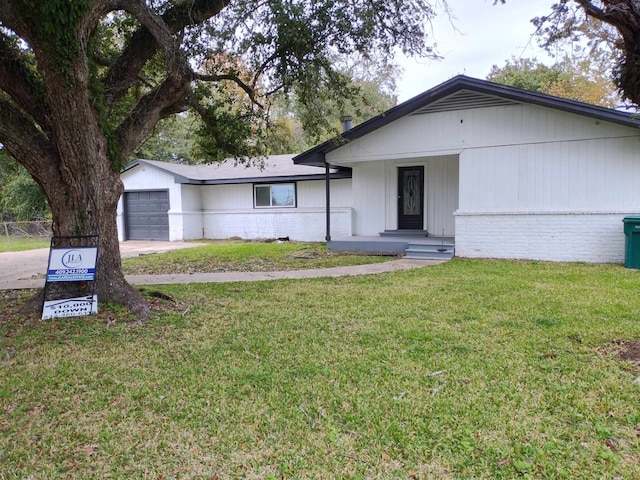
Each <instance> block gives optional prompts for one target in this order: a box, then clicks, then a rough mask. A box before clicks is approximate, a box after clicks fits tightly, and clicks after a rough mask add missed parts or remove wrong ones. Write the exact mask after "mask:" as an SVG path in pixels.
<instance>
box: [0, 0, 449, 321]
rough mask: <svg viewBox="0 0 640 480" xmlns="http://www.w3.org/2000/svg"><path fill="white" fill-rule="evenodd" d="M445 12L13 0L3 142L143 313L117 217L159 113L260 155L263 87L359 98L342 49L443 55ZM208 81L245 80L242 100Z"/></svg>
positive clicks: (217, 147) (374, 6)
mask: <svg viewBox="0 0 640 480" xmlns="http://www.w3.org/2000/svg"><path fill="white" fill-rule="evenodd" d="M434 4H439V2H437V3H436V2H434ZM434 15H435V11H434V8H432V4H431V3H429V2H428V1H426V0H406V1H402V2H390V1H388V0H349V1H346V0H314V1H311V0H259V1H258V0H156V1H153V2H145V1H141V0H73V1H71V0H47V1H42V0H3V1H2V2H0V143H2V144H3V145H4V146H5V147H6V149H7V151H8V152H9V153H10V154H11V156H12V157H14V158H15V159H16V160H17V161H18V162H19V163H20V164H22V165H23V166H24V167H25V168H26V169H27V171H28V172H29V174H30V175H31V176H32V177H33V178H34V179H35V180H36V182H37V183H38V184H39V185H40V187H41V188H42V190H43V192H44V194H45V197H46V198H47V200H48V202H49V205H50V206H51V212H52V216H53V231H54V235H56V236H71V235H92V234H97V235H99V237H100V256H99V258H98V265H97V270H98V275H97V280H96V288H97V293H98V295H99V298H100V301H111V302H118V303H121V304H124V305H127V306H128V307H130V308H131V310H132V311H133V312H134V313H135V314H137V315H139V316H141V317H144V316H146V315H147V314H148V305H147V303H146V301H145V300H144V299H143V298H142V296H141V295H140V293H139V292H138V291H137V290H135V289H134V288H132V287H131V286H130V285H128V284H127V282H126V281H125V279H124V276H123V275H122V270H121V263H120V255H119V247H118V238H117V230H116V221H115V216H116V207H117V202H118V199H119V198H120V196H121V194H122V192H123V187H122V182H121V181H120V178H119V172H120V169H121V167H122V166H123V165H124V164H125V163H126V161H127V159H128V158H130V156H131V154H132V153H133V152H134V151H135V150H136V149H137V148H138V147H139V146H140V144H141V143H142V142H143V141H144V140H145V139H146V138H148V137H149V135H150V134H151V132H152V131H153V129H154V128H155V126H156V125H157V124H158V122H159V121H161V120H163V119H165V118H168V117H170V116H172V115H175V114H177V113H181V112H185V111H191V112H195V113H197V114H198V115H199V116H200V117H201V119H202V121H203V124H204V125H205V126H206V129H207V133H208V135H209V138H211V139H214V140H215V144H213V145H211V147H212V148H211V151H210V152H209V153H210V154H211V155H213V156H218V155H220V154H222V153H224V155H225V156H226V155H234V156H237V157H246V156H252V155H258V154H260V153H262V152H261V149H262V148H263V147H264V142H261V141H260V138H259V135H260V134H261V133H262V129H258V130H256V128H255V125H256V119H258V118H262V117H263V115H264V112H265V111H266V110H265V109H261V108H260V107H261V106H262V105H264V104H265V103H266V101H265V100H264V98H265V97H268V96H269V95H271V94H273V93H276V92H284V93H285V94H287V93H289V92H294V93H295V95H296V97H297V98H298V99H300V100H301V101H302V102H303V104H306V103H308V102H309V101H310V100H311V99H312V98H313V97H314V92H317V91H318V89H319V88H323V89H324V86H327V87H328V89H327V90H326V91H327V92H332V93H333V94H334V95H335V98H342V97H343V96H348V95H349V94H350V93H351V90H350V89H348V88H346V87H347V83H348V82H347V80H346V77H345V76H344V75H340V74H338V73H337V72H336V70H335V69H334V68H333V66H332V63H331V60H330V59H331V56H332V55H336V54H337V55H350V54H352V53H358V54H361V55H363V56H365V57H366V58H376V59H379V60H381V62H384V60H385V59H387V58H389V56H390V55H391V53H390V52H393V51H396V49H399V50H401V51H403V52H404V53H407V54H413V55H422V56H425V55H432V54H433V50H432V49H431V47H430V46H429V45H428V44H426V42H425V38H426V29H427V21H428V20H430V19H432V18H433V16H434ZM219 59H224V60H225V61H217V60H219ZM227 59H234V62H235V63H234V62H231V63H230V62H228V61H227ZM212 60H213V65H212V64H211V62H212ZM239 64H242V65H243V66H245V67H246V72H249V73H250V75H249V76H246V75H245V73H246V72H245V71H244V70H240V69H238V68H236V67H235V66H234V65H239ZM205 65H206V69H205V68H204V67H205ZM204 84H209V85H213V86H214V88H213V91H215V88H216V86H220V87H219V88H218V90H219V91H224V88H222V85H229V84H231V85H235V87H236V88H239V89H241V90H242V91H243V92H244V93H245V100H244V101H243V102H241V103H238V102H235V100H234V98H232V97H229V96H225V95H220V96H216V95H211V92H212V87H211V86H206V87H205V86H204ZM234 102H235V103H234ZM315 120H317V119H315V118H313V119H312V118H310V119H308V122H307V125H305V127H307V128H313V124H311V123H310V122H311V121H315ZM34 305H37V302H34Z"/></svg>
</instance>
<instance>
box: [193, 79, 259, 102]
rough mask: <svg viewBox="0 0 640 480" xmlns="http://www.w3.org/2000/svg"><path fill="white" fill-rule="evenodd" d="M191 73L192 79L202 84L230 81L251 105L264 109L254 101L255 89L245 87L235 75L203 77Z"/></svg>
mask: <svg viewBox="0 0 640 480" xmlns="http://www.w3.org/2000/svg"><path fill="white" fill-rule="evenodd" d="M191 73H192V75H193V78H194V79H196V80H201V81H203V82H220V81H223V80H228V81H231V82H233V83H235V84H236V85H237V86H239V87H240V88H241V89H242V90H244V92H245V93H246V94H247V96H248V97H249V99H250V100H251V102H252V103H254V104H255V105H257V106H258V107H260V108H264V106H263V105H262V104H261V103H260V102H258V100H257V99H256V91H255V89H254V88H253V87H251V86H249V85H247V84H246V83H245V82H243V81H242V80H241V79H240V78H239V77H238V76H236V75H230V74H223V75H204V74H200V73H195V72H191Z"/></svg>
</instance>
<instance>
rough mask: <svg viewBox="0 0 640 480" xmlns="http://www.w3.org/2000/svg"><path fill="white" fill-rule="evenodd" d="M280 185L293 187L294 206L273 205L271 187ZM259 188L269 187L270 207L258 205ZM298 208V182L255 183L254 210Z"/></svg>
mask: <svg viewBox="0 0 640 480" xmlns="http://www.w3.org/2000/svg"><path fill="white" fill-rule="evenodd" d="M278 185H291V186H292V187H293V205H273V204H272V203H273V196H272V195H271V187H274V186H278ZM257 187H269V200H270V202H269V203H270V205H260V206H259V205H257V203H256V202H257V197H258V196H257V194H256V188H257ZM297 207H298V182H269V183H254V184H253V208H254V209H259V210H262V209H265V208H266V209H274V208H297Z"/></svg>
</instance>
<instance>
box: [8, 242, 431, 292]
mask: <svg viewBox="0 0 640 480" xmlns="http://www.w3.org/2000/svg"><path fill="white" fill-rule="evenodd" d="M199 245H200V244H197V243H186V242H123V243H121V244H120V253H121V255H122V258H129V257H135V256H138V255H145V254H150V253H159V252H166V251H168V250H176V249H180V248H190V247H196V246H199ZM48 258H49V249H48V248H41V249H37V250H28V251H24V252H5V253H0V290H13V289H22V288H40V287H43V286H44V273H45V272H46V269H47V263H48ZM438 263H442V261H440V260H414V259H404V258H403V259H398V260H391V261H388V262H383V263H372V264H369V265H357V266H350V267H332V268H318V269H310V270H291V271H283V272H222V273H193V274H170V275H127V276H126V279H127V281H128V282H129V283H131V284H133V285H163V284H169V283H216V282H257V281H263V280H278V279H283V278H318V277H342V276H350V275H367V274H374V273H385V272H393V271H397V270H408V269H412V268H420V267H425V266H427V265H436V264H438Z"/></svg>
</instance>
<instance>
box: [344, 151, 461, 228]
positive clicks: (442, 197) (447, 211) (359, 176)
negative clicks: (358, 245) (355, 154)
mask: <svg viewBox="0 0 640 480" xmlns="http://www.w3.org/2000/svg"><path fill="white" fill-rule="evenodd" d="M407 166H423V167H424V172H425V185H424V207H425V215H424V216H425V225H424V228H426V229H427V230H428V231H429V232H430V233H432V234H433V235H441V234H442V230H443V229H444V231H445V235H446V236H453V235H454V232H455V221H454V217H453V212H455V211H456V209H457V208H458V183H459V182H458V157H457V156H456V155H449V156H438V157H432V158H423V159H412V160H387V161H384V162H369V163H358V164H354V165H353V208H354V215H355V228H354V232H355V233H354V234H355V235H361V236H375V235H378V234H379V233H380V232H382V231H383V230H396V229H397V228H398V167H407Z"/></svg>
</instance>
